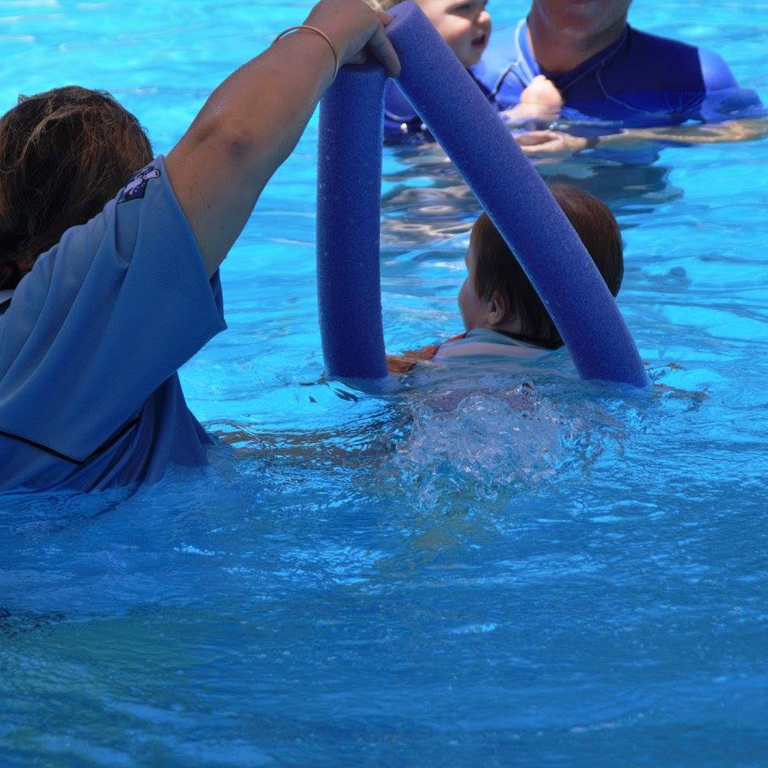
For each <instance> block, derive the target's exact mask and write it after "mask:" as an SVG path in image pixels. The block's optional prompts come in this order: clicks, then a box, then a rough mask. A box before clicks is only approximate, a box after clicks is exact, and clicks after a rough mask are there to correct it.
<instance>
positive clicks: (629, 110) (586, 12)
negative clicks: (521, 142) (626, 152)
mask: <svg viewBox="0 0 768 768" xmlns="http://www.w3.org/2000/svg"><path fill="white" fill-rule="evenodd" d="M631 2H632V0H533V2H532V5H531V10H530V13H529V14H528V17H527V19H524V20H522V21H521V22H520V23H519V24H518V25H517V27H516V28H515V29H514V30H513V31H511V32H510V31H506V32H505V33H497V34H496V35H495V36H494V38H493V39H492V41H491V43H490V45H489V47H488V49H487V50H486V51H485V53H484V55H483V58H482V61H481V62H480V63H479V64H478V65H477V66H476V67H475V68H474V74H475V76H476V77H477V78H478V79H479V80H480V81H481V82H483V83H484V84H485V85H486V87H488V88H489V89H490V90H491V92H492V94H493V96H494V98H495V99H496V100H497V101H498V102H499V103H500V105H501V107H502V108H508V107H512V106H514V105H516V104H517V103H518V101H519V99H520V94H521V93H522V91H523V90H524V88H525V87H526V86H527V85H528V84H529V83H530V81H531V80H532V79H533V77H535V76H536V75H539V74H543V75H544V76H545V77H547V78H548V79H550V80H551V81H552V82H553V83H554V84H555V85H556V86H557V88H558V90H559V91H560V93H561V94H562V96H563V99H564V113H563V116H564V117H565V118H567V119H568V118H570V119H574V120H584V119H586V120H590V119H591V120H595V121H601V122H603V123H604V122H605V121H608V122H611V123H615V124H616V127H621V128H645V127H650V126H654V127H657V126H676V125H680V124H681V123H684V122H686V121H688V120H696V121H704V122H722V121H725V120H729V119H732V118H733V117H738V116H744V115H750V110H753V109H755V108H758V109H759V107H760V99H759V97H758V96H757V94H756V93H755V92H754V91H751V90H746V89H741V88H739V86H738V84H737V82H736V79H735V78H734V76H733V74H732V73H731V71H730V69H729V68H728V66H727V65H726V64H725V62H724V61H723V60H722V59H721V58H720V56H718V55H717V54H716V53H713V52H712V51H707V50H704V49H700V48H696V47H695V46H692V45H687V44H685V43H682V42H679V41H676V40H670V39H667V38H663V37H657V36H655V35H650V34H647V33H645V32H640V31H639V30H636V29H634V28H633V27H631V26H630V25H629V24H628V23H627V15H628V12H629V7H630V5H631ZM547 133H550V134H551V133H552V132H547Z"/></svg>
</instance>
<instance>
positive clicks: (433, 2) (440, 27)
mask: <svg viewBox="0 0 768 768" xmlns="http://www.w3.org/2000/svg"><path fill="white" fill-rule="evenodd" d="M401 2H402V0H369V4H370V5H372V6H374V7H375V8H377V9H379V10H382V11H387V10H389V9H390V8H394V7H395V6H396V5H399V4H400V3H401ZM415 2H416V5H418V6H419V8H421V10H422V11H424V15H425V16H426V17H427V18H428V19H429V20H430V21H431V22H432V24H433V25H434V27H435V29H437V31H438V32H439V33H440V37H442V38H443V40H445V42H446V43H448V45H449V47H450V48H451V50H452V51H453V52H454V53H455V54H456V56H457V57H458V58H459V61H460V62H461V63H462V64H463V65H464V66H465V67H473V66H474V65H475V64H477V62H478V61H480V57H481V56H482V55H483V51H484V50H485V49H486V47H487V46H488V40H489V39H490V36H491V15H490V14H489V13H488V11H487V10H486V5H487V4H488V0H415Z"/></svg>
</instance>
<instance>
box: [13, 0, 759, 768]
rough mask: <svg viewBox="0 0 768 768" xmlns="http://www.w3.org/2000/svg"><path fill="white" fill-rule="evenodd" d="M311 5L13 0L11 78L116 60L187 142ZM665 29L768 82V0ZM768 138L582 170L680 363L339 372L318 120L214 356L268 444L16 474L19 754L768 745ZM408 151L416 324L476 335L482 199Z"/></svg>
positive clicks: (427, 155)
mask: <svg viewBox="0 0 768 768" xmlns="http://www.w3.org/2000/svg"><path fill="white" fill-rule="evenodd" d="M308 7H309V3H304V2H302V3H291V4H284V3H277V2H269V3H266V2H263V3H261V4H260V5H259V8H258V9H254V7H253V4H246V3H243V2H230V3H216V4H214V3H211V2H192V1H189V2H185V3H181V2H178V0H171V1H170V2H166V3H164V4H162V5H161V4H156V3H151V2H147V1H146V0H145V1H143V2H141V1H140V2H134V3H132V4H130V5H126V4H118V3H116V2H103V3H99V2H96V3H75V2H55V0H41V1H40V2H36V1H35V0H31V1H30V0H25V1H24V2H0V42H2V45H3V51H4V54H5V55H4V76H3V78H2V82H1V83H0V106H1V107H2V109H3V111H4V110H5V109H7V108H8V107H9V106H10V105H11V104H12V102H13V99H14V98H15V96H16V94H17V93H18V92H27V93H32V92H36V91H38V90H42V89H45V88H48V87H51V86H53V85H61V84H64V83H68V82H77V83H81V84H83V85H86V86H90V87H103V88H107V89H109V90H111V91H113V92H114V93H115V95H116V96H117V97H118V98H119V99H120V100H121V101H122V102H123V103H125V104H126V106H127V107H128V108H129V109H131V110H133V111H134V112H136V113H137V114H138V115H139V116H140V118H141V120H142V122H143V123H144V124H145V125H146V126H147V127H148V129H149V132H150V135H151V136H152V139H153V141H154V142H155V146H156V149H157V150H158V151H161V152H162V151H167V150H168V149H169V148H170V146H172V144H173V142H174V141H175V140H176V139H177V138H178V137H179V136H180V134H181V133H182V131H183V130H184V128H185V127H186V125H187V124H188V122H189V121H190V120H191V118H192V117H193V116H194V114H195V112H196V110H197V109H198V108H199V106H200V104H201V103H202V100H203V99H204V98H205V96H206V95H207V93H208V92H209V90H210V89H211V88H212V87H213V86H214V85H215V84H216V83H217V82H218V81H219V80H220V79H221V78H222V77H224V76H225V75H226V73H227V72H229V71H230V70H231V69H233V68H234V67H236V66H237V65H238V64H240V63H241V62H242V61H244V60H245V59H246V58H248V56H250V55H252V54H253V53H255V52H257V51H258V50H260V49H261V48H263V47H264V46H265V45H266V44H268V42H269V40H270V39H271V37H272V36H273V34H274V33H275V32H276V31H278V30H280V29H282V28H283V27H285V26H288V25H290V24H292V23H295V22H296V20H297V19H299V18H300V17H301V14H302V13H303V11H304V10H305V9H306V8H308ZM492 10H493V11H494V18H495V20H496V22H497V26H503V25H507V24H511V23H513V22H514V20H515V19H516V18H517V17H518V16H519V15H520V14H521V13H522V12H524V10H525V4H524V3H523V2H520V1H519V0H514V2H510V3H508V4H505V6H504V7H503V8H492ZM702 16H705V17H706V18H705V19H702V18H701V17H702ZM633 21H634V23H635V24H636V25H637V26H639V27H642V28H645V29H648V30H649V31H655V32H659V33H661V34H674V35H677V36H679V37H682V38H684V39H686V40H688V41H690V42H694V43H698V44H703V45H709V46H711V47H714V48H716V49H717V50H718V51H719V52H720V53H721V54H722V55H723V56H724V57H725V58H726V60H727V61H728V62H729V63H730V64H731V65H732V67H733V69H734V71H735V74H736V76H737V77H738V78H739V80H740V81H741V82H742V83H743V84H744V85H746V86H750V87H753V88H755V89H757V90H758V91H759V92H760V93H761V96H762V97H763V99H764V100H768V75H766V72H768V66H766V65H767V64H768V3H765V2H753V3H749V4H735V3H730V2H726V1H725V0H716V1H715V2H713V3H710V4H708V5H707V7H706V8H705V9H704V10H702V6H700V5H694V4H691V3H687V2H684V1H683V0H668V2H666V3H664V4H661V3H649V2H646V3H643V4H638V5H637V8H635V9H633ZM765 146H766V145H765V143H745V144H732V145H715V146H704V147H697V148H680V149H667V150H665V151H664V152H663V154H662V156H661V158H660V160H659V161H657V162H656V164H655V165H653V166H651V167H648V166H636V167H620V166H616V165H598V166H594V165H589V164H587V163H583V162H582V163H573V164H570V165H569V167H568V168H567V171H568V174H569V175H571V176H572V177H573V176H578V177H579V178H581V179H582V181H583V183H584V184H586V185H589V186H590V188H592V189H597V190H600V191H602V192H603V193H605V194H606V195H607V196H608V197H609V199H610V201H611V205H612V206H613V208H614V210H615V211H617V213H618V215H619V218H620V223H621V225H622V228H623V231H624V235H625V239H626V242H627V271H626V277H625V282H624V288H623V290H622V293H621V299H620V303H621V306H622V309H623V311H624V312H625V314H626V317H627V319H628V322H629V324H630V327H631V328H632V330H633V332H634V334H635V337H636V339H637V342H638V345H639V347H640V350H641V354H642V355H643V358H644V359H645V360H647V361H648V365H649V371H650V373H651V375H652V377H653V379H654V380H655V381H656V382H657V383H658V384H661V385H664V388H658V389H656V390H655V391H654V392H653V393H652V394H650V395H647V396H645V395H637V394H634V395H633V394H626V393H620V392H617V391H616V390H614V389H611V388H606V387H600V386H596V385H588V384H584V383H582V382H580V381H578V380H577V379H576V377H575V375H574V373H573V369H572V366H571V365H570V363H569V362H568V360H567V359H566V358H565V356H563V357H562V358H561V359H559V361H558V362H557V363H556V364H554V365H553V366H551V367H549V368H547V369H546V370H543V371H541V370H535V369H533V370H530V371H526V372H525V373H524V374H522V375H517V376H514V377H511V378H510V377H503V375H502V374H501V373H500V372H498V371H493V370H489V371H485V372H483V373H482V374H471V373H470V372H468V371H462V372H460V374H452V375H451V376H450V378H448V377H442V378H441V377H436V378H435V379H433V380H431V381H429V382H428V383H426V384H423V385H422V386H415V387H413V388H412V389H410V390H409V391H408V392H407V393H406V394H405V395H403V396H401V397H397V398H394V397H392V398H373V397H365V396H361V395H359V394H358V393H356V392H354V391H353V390H350V389H347V388H345V387H343V386H340V385H335V384H333V385H329V384H327V383H324V382H322V381H320V379H321V373H322V360H321V355H320V345H319V333H318V329H317V318H316V303H315V295H316V292H315V286H314V264H313V257H314V254H313V243H314V154H315V149H316V128H315V124H314V123H313V125H312V126H311V127H310V130H309V132H308V134H307V136H306V137H305V138H304V139H303V140H302V142H301V144H300V146H299V148H298V150H297V152H296V154H295V155H294V156H293V157H292V158H291V160H290V161H289V162H288V163H287V164H286V166H285V167H284V168H283V169H281V170H280V171H279V172H278V174H277V176H276V177H275V179H274V181H273V182H272V184H271V186H270V187H269V188H268V190H267V191H266V193H265V195H264V197H263V199H262V201H261V202H260V204H259V207H258V208H257V211H256V213H255V214H254V216H253V218H252V220H251V222H250V224H249V226H248V228H247V230H246V232H245V233H244V235H243V237H242V238H241V240H240V242H239V243H238V245H237V246H236V248H235V249H234V251H233V253H232V254H231V256H230V258H229V259H228V261H227V263H226V264H225V267H224V275H223V280H224V284H225V293H226V305H227V318H228V322H229V325H230V330H229V332H228V333H226V334H224V335H222V336H221V337H219V338H218V339H216V340H215V341H214V342H213V343H212V344H211V345H209V347H208V348H207V349H206V350H205V351H204V352H202V353H201V354H200V355H198V357H196V358H195V360H193V361H192V362H191V363H190V364H189V365H188V366H187V367H186V369H185V370H184V374H183V379H184V384H185V390H186V392H187V395H188V399H189V401H190V404H191V406H192V408H193V409H194V410H195V412H196V413H197V414H198V415H199V416H200V418H201V419H204V420H206V421H207V422H208V423H209V425H210V426H211V428H213V429H217V430H219V431H220V432H222V433H224V434H226V435H228V439H229V440H230V441H231V442H232V443H233V444H234V446H235V448H234V450H235V451H236V455H233V453H232V450H233V449H232V448H228V447H225V448H222V449H220V450H218V451H216V453H215V454H214V456H213V468H212V470H211V471H210V472H207V473H202V474H201V473H199V472H185V471H183V470H177V471H175V472H173V473H172V474H171V475H170V476H169V477H168V478H167V479H166V480H165V481H164V482H162V483H161V484H159V485H158V486H155V487H152V488H144V489H141V490H140V491H139V492H138V493H136V494H134V495H128V494H126V493H118V492H114V493H103V494H95V495H93V496H88V497H77V496H70V497H66V496H61V495H57V496H38V497H35V498H28V497H15V498H14V497H4V498H3V500H2V502H0V765H2V766H6V765H7V766H14V767H15V766H24V768H27V767H28V766H41V767H42V766H45V767H46V768H48V767H49V766H77V767H78V768H79V767H80V766H110V767H111V766H141V767H144V766H163V767H165V766H185V767H186V766H206V767H207V766H258V765H264V766H272V765H275V766H278V765H281V766H286V765H288V766H315V765H316V766H350V765H370V766H386V765H408V766H431V765H447V766H461V767H464V766H473V767H474V766H481V765H482V766H485V765H509V764H515V765H521V766H531V767H532V768H540V767H541V766H567V767H568V768H573V767H575V768H582V767H583V768H613V766H618V765H621V766H664V767H666V766H680V767H681V768H682V767H683V766H684V767H685V768H693V767H695V768H699V767H701V768H703V767H705V766H706V768H710V767H711V766H723V768H726V767H727V768H734V767H735V766H740V767H741V766H744V767H746V766H749V767H750V768H752V767H755V766H764V765H766V763H767V762H768V758H766V755H768V726H767V725H766V722H768V717H766V715H767V714H768V653H767V651H766V649H768V609H766V605H768V584H767V582H768V554H767V553H768V526H767V525H766V521H765V514H766V513H765V508H766V504H765V484H766V476H767V475H768V458H766V457H767V456H768V452H767V451H766V447H767V446H768V426H767V425H766V423H765V422H766V419H765V414H766V412H767V411H768V405H767V404H768V392H767V391H766V387H765V384H764V382H765V381H766V380H767V378H768V376H767V374H768V288H766V285H768V258H766V256H765V254H764V244H765V236H764V231H765V225H764V222H765V218H766V210H768V181H766V178H767V177H768V172H767V171H768V153H766V151H765ZM385 177H386V178H385V206H384V208H385V220H384V223H383V232H384V253H383V259H382V265H383V266H382V272H383V291H384V304H385V320H386V338H387V343H388V347H389V348H390V349H392V350H398V349H402V348H404V347H407V346H411V345H417V344H421V343H427V342H430V341H433V340H435V339H436V338H440V337H443V336H445V335H448V334H453V333H455V332H457V331H458V330H459V318H458V313H457V311H456V309H455V294H456V291H457V288H458V284H459V282H460V280H461V274H462V272H461V270H462V259H463V247H464V245H465V243H466V240H465V235H464V234H462V233H465V232H466V229H467V223H468V222H470V221H471V220H472V219H473V218H474V216H475V214H476V209H475V206H474V204H473V202H472V200H471V198H470V197H469V196H468V194H467V193H466V191H465V190H464V188H463V187H462V186H461V185H460V184H459V183H458V180H457V179H456V178H455V176H454V175H453V174H452V173H451V170H450V167H449V166H448V165H447V164H446V163H445V162H444V160H443V159H442V157H441V156H440V154H439V153H437V152H434V151H433V150H429V149H427V150H424V149H421V150H419V149H412V150H404V151H400V152H394V151H391V150H388V152H387V155H386V157H385ZM528 380H530V382H532V384H528V383H527V381H528Z"/></svg>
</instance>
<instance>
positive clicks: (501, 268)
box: [472, 184, 624, 349]
mask: <svg viewBox="0 0 768 768" xmlns="http://www.w3.org/2000/svg"><path fill="white" fill-rule="evenodd" d="M550 191H551V192H552V194H553V196H554V198H555V200H557V202H558V204H559V205H560V207H561V208H562V209H563V212H564V213H565V215H566V216H567V217H568V220H569V221H570V222H571V225H572V226H573V228H574V229H575V230H576V234H577V235H578V236H579V237H580V238H581V241H582V242H583V243H584V246H585V247H586V249H587V251H588V252H589V255H590V256H591V257H592V259H593V261H594V262H595V264H596V265H597V268H598V269H599V270H600V274H601V275H602V276H603V279H604V280H605V282H606V285H607V286H608V288H609V289H610V291H611V293H612V294H613V295H614V296H615V295H616V294H617V293H618V292H619V288H620V287H621V280H622V278H623V276H624V248H623V244H622V241H621V232H620V230H619V225H618V223H617V222H616V218H615V216H614V215H613V214H612V213H611V211H610V210H609V209H608V207H607V206H606V205H604V204H603V203H602V202H600V200H598V199H597V198H596V197H594V196H593V195H590V194H589V193H587V192H584V191H583V190H581V189H578V188H577V187H574V186H571V185H570V184H555V185H552V186H551V187H550ZM472 243H473V247H474V252H475V256H476V260H475V274H474V289H475V292H476V293H477V295H478V297H480V298H481V299H483V300H486V301H488V300H490V299H492V298H494V297H497V298H500V299H501V300H502V301H503V302H504V304H505V306H506V307H507V317H505V318H504V319H505V320H511V319H517V320H518V321H519V324H520V327H521V329H522V330H521V333H520V335H519V338H520V339H521V340H522V341H527V342H530V343H531V344H535V345H536V346H538V347H546V348H548V349H557V348H558V347H561V346H562V345H563V340H562V339H561V338H560V334H559V333H558V331H557V328H556V327H555V324H554V322H553V321H552V318H551V317H550V315H549V312H547V310H546V309H545V307H544V304H543V303H542V301H541V299H540V298H539V296H538V294H537V293H536V291H535V290H534V288H533V286H532V285H531V282H530V280H528V277H527V276H526V274H525V272H524V271H523V268H522V267H521V266H520V264H519V263H518V261H517V258H516V257H515V255H514V254H513V253H512V251H511V250H510V249H509V246H508V245H507V244H506V242H504V238H502V236H501V235H500V234H499V232H498V230H497V229H496V227H495V226H494V225H493V223H492V222H491V220H490V219H489V218H488V215H487V214H485V213H483V215H482V216H480V218H479V219H478V220H477V221H476V222H475V225H474V227H473V228H472Z"/></svg>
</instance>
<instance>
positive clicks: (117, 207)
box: [0, 156, 226, 491]
mask: <svg viewBox="0 0 768 768" xmlns="http://www.w3.org/2000/svg"><path fill="white" fill-rule="evenodd" d="M225 327H226V326H225V323H224V318H223V314H222V300H221V287H220V284H219V280H218V275H216V276H214V278H213V279H211V280H209V278H208V276H207V274H206V271H205V268H204V266H203V262H202V258H201V255H200V252H199V249H198V247H197V243H196V241H195V238H194V235H193V234H192V231H191V229H190V227H189V223H188V221H187V219H186V217H185V215H184V213H183V211H182V210H181V208H180V206H179V203H178V201H177V200H176V197H175V195H174V193H173V189H172V187H171V185H170V182H169V180H168V176H167V173H166V170H165V164H164V160H163V158H162V156H160V157H158V158H156V159H155V160H154V161H153V162H152V163H151V164H150V165H148V166H147V167H146V168H144V169H142V170H141V171H139V172H137V173H136V174H134V176H133V177H132V178H131V179H130V180H129V182H128V184H127V185H126V187H125V188H124V189H123V190H122V191H121V192H120V193H119V194H118V196H117V197H116V198H115V199H114V200H111V201H110V202H109V203H108V204H107V205H106V206H105V208H104V210H103V211H102V212H101V213H100V214H99V215H98V216H96V217H95V218H93V219H91V221H89V222H88V223H87V224H84V225H82V226H78V227H73V228H72V229H69V230H67V231H66V232H65V233H64V235H63V236H62V238H61V240H60V242H59V243H58V244H57V245H55V246H54V247H53V248H52V249H51V250H50V251H48V252H47V253H44V254H42V255H41V256H40V257H39V258H38V259H37V261H36V263H35V266H34V268H33V269H32V271H31V272H30V273H29V274H28V275H26V276H25V277H24V278H23V279H22V280H21V282H20V283H19V285H18V287H17V288H16V290H15V292H14V294H13V297H12V300H11V304H10V306H9V308H8V309H7V311H6V312H5V313H4V314H3V315H2V316H0V491H8V490H20V489H32V490H36V489H46V490H53V489H65V488H66V489H75V490H92V489H100V488H107V487H111V486H117V485H126V484H130V483H136V482H143V481H149V482H151V481H155V480H157V479H159V478H160V477H161V476H162V475H163V472H164V470H165V467H166V466H167V465H168V464H169V463H179V464H186V465H200V464H205V463H206V445H208V444H209V443H210V438H208V436H207V435H206V434H205V432H204V431H203V429H202V427H201V426H200V424H199V423H198V422H197V420H196V419H195V418H194V416H193V415H192V413H191V412H190V411H189V409H188V407H187V405H186V402H185V401H184V396H183V393H182V391H181V386H180V383H179V378H178V375H177V373H176V372H177V370H178V369H179V367H180V366H181V365H183V364H184V363H185V362H186V361H187V360H189V359H190V358H191V357H192V356H193V355H194V354H195V353H196V352H197V351H198V350H199V349H200V348H201V347H202V346H203V345H204V344H205V343H206V342H207V341H208V340H209V339H211V338H212V337H213V336H214V335H215V334H217V333H218V332H219V331H221V330H223V329H224V328H225Z"/></svg>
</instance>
